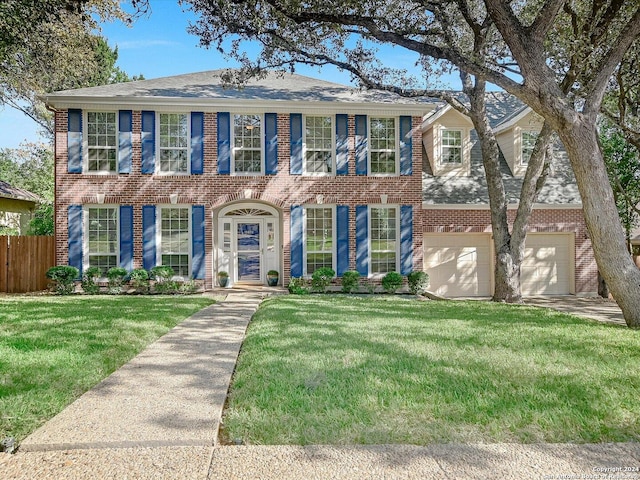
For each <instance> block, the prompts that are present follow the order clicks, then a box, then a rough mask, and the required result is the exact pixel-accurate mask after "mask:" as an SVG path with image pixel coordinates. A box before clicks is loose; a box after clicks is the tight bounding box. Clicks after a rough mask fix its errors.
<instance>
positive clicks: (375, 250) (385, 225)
mask: <svg viewBox="0 0 640 480" xmlns="http://www.w3.org/2000/svg"><path fill="white" fill-rule="evenodd" d="M370 218H371V219H370V225H369V229H370V232H369V233H370V235H369V238H370V242H371V249H370V255H371V257H370V258H371V263H370V265H371V267H370V273H372V274H377V273H388V272H395V271H398V246H399V241H398V232H399V229H398V220H399V216H398V209H397V208H396V207H371V208H370Z"/></svg>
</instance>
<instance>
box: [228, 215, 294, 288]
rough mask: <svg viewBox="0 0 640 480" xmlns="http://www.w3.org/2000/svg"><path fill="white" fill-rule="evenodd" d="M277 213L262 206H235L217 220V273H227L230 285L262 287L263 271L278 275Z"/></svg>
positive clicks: (278, 226)
mask: <svg viewBox="0 0 640 480" xmlns="http://www.w3.org/2000/svg"><path fill="white" fill-rule="evenodd" d="M279 229H280V224H279V214H278V211H277V210H276V209H274V208H272V207H269V206H266V205H256V204H253V205H251V206H249V205H246V204H240V205H238V204H236V205H233V206H229V207H225V208H223V209H222V210H221V211H220V214H219V217H218V232H219V234H218V249H217V251H218V262H217V263H218V267H217V271H218V272H220V271H225V272H227V273H228V274H229V280H230V282H229V283H230V284H231V285H233V284H235V283H249V284H259V285H262V284H265V283H266V282H267V272H268V271H269V270H277V271H278V272H279V273H280V274H281V275H280V277H281V278H282V273H281V272H280V248H279Z"/></svg>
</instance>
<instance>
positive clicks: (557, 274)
mask: <svg viewBox="0 0 640 480" xmlns="http://www.w3.org/2000/svg"><path fill="white" fill-rule="evenodd" d="M574 250H575V248H574V235H573V234H567V233H529V234H528V235H527V241H526V244H525V251H524V260H523V262H522V270H521V283H522V294H523V295H567V294H571V293H574V290H575V289H574V286H573V285H574V279H573V271H574V263H575V262H574V257H575V254H574Z"/></svg>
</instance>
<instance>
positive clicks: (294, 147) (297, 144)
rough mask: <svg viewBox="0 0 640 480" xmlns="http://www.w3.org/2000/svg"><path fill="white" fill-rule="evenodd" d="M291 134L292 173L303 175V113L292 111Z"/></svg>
mask: <svg viewBox="0 0 640 480" xmlns="http://www.w3.org/2000/svg"><path fill="white" fill-rule="evenodd" d="M289 123H290V127H291V130H290V132H291V133H290V135H291V165H290V172H291V175H302V114H301V113H292V114H291V115H290V119H289Z"/></svg>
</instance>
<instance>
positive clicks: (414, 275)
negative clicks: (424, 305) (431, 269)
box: [407, 271, 429, 295]
mask: <svg viewBox="0 0 640 480" xmlns="http://www.w3.org/2000/svg"><path fill="white" fill-rule="evenodd" d="M407 282H408V284H409V291H410V292H411V293H412V294H413V295H422V294H423V293H424V292H426V291H427V288H429V275H427V274H426V273H425V272H422V271H415V272H411V273H410V274H409V275H407Z"/></svg>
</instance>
